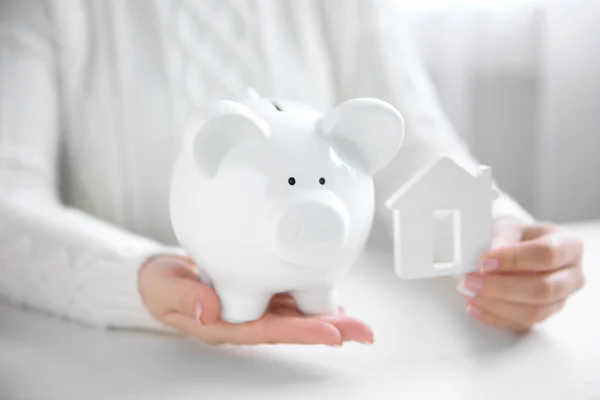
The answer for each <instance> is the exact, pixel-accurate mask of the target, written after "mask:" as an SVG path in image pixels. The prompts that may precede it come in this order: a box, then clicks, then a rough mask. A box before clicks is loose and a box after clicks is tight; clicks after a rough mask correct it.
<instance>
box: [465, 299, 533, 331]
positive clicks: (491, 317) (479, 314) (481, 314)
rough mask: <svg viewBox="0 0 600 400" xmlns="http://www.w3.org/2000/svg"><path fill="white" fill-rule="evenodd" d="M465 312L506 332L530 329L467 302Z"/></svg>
mask: <svg viewBox="0 0 600 400" xmlns="http://www.w3.org/2000/svg"><path fill="white" fill-rule="evenodd" d="M466 311H467V314H469V315H470V316H472V317H473V318H476V319H478V320H479V321H481V322H483V323H484V324H486V325H489V326H492V327H494V328H497V329H501V330H504V331H508V332H514V333H522V332H527V331H528V330H530V329H531V327H529V326H526V325H523V324H519V323H517V322H513V321H511V320H508V319H506V318H502V317H500V316H498V315H496V314H494V313H492V312H490V311H487V310H483V309H481V308H478V307H476V306H474V305H471V304H467V306H466Z"/></svg>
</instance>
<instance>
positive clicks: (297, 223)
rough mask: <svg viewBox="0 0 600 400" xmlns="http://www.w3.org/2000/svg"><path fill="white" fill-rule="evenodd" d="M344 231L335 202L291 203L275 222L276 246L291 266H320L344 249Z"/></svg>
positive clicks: (342, 220) (339, 208) (345, 229)
mask: <svg viewBox="0 0 600 400" xmlns="http://www.w3.org/2000/svg"><path fill="white" fill-rule="evenodd" d="M331 203H333V204H331ZM347 231H348V222H347V218H346V217H345V215H344V212H343V208H342V207H340V206H339V205H336V204H335V202H318V201H301V202H297V203H294V204H291V205H290V206H289V207H288V208H287V209H286V210H285V211H284V212H283V213H282V214H281V216H280V218H279V219H278V221H277V223H276V227H275V246H276V249H277V252H278V253H279V254H280V255H281V257H282V258H284V259H285V260H286V261H288V262H290V263H293V264H297V265H322V264H326V263H328V262H331V261H332V260H334V259H335V258H336V257H337V256H338V255H339V254H340V252H341V251H342V250H343V248H344V245H345V243H346V237H347V234H348V232H347Z"/></svg>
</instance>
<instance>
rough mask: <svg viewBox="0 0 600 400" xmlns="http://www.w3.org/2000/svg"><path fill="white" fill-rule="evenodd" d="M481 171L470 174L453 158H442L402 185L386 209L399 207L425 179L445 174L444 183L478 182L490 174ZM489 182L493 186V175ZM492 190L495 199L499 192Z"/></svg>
mask: <svg viewBox="0 0 600 400" xmlns="http://www.w3.org/2000/svg"><path fill="white" fill-rule="evenodd" d="M479 171H480V174H479V175H473V174H471V173H470V172H468V171H467V170H465V169H464V168H463V167H461V166H460V165H458V164H457V163H456V161H454V160H453V159H452V158H450V157H446V156H440V157H439V158H438V159H437V160H435V161H433V162H432V163H430V164H428V165H426V166H424V167H423V168H422V169H421V170H420V171H419V172H417V173H416V174H415V175H414V176H413V177H412V178H410V179H409V180H408V181H407V182H406V183H405V184H404V185H402V186H401V187H400V189H399V190H397V191H396V192H395V193H394V194H393V195H392V196H391V197H390V198H389V199H388V200H387V201H386V207H387V208H394V207H395V206H397V205H398V203H399V202H400V200H401V199H402V198H403V197H405V196H406V195H407V194H408V193H409V192H411V191H412V190H413V189H414V188H415V187H416V186H417V185H418V184H419V183H420V182H422V181H423V180H424V178H426V177H428V176H432V177H434V178H441V177H442V174H443V176H444V177H445V179H443V181H450V182H455V181H456V180H459V179H460V180H464V179H471V180H478V179H480V178H482V177H483V176H484V174H489V173H490V172H489V168H488V167H484V166H482V167H480V169H479ZM435 175H439V176H435ZM489 182H490V185H491V184H492V182H491V175H490V179H489ZM444 186H445V185H444ZM490 190H491V192H492V194H493V198H495V196H496V195H497V192H496V191H495V190H494V189H493V188H492V187H490Z"/></svg>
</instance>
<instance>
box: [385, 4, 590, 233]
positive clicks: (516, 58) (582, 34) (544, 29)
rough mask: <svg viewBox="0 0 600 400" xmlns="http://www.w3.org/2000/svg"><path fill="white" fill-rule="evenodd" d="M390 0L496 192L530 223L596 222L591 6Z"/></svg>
mask: <svg viewBox="0 0 600 400" xmlns="http://www.w3.org/2000/svg"><path fill="white" fill-rule="evenodd" d="M397 1H398V4H399V6H400V7H402V8H404V9H405V10H406V15H407V18H408V21H409V22H410V24H411V29H412V32H413V33H414V36H415V39H416V41H417V44H418V45H419V49H420V51H421V52H422V56H423V58H424V60H425V61H426V64H427V66H428V68H429V70H430V72H431V75H432V78H433V79H434V81H435V83H436V85H437V87H438V91H439V94H440V97H441V99H442V102H443V104H444V106H445V108H446V111H447V112H448V114H449V116H450V118H451V120H452V121H453V122H454V125H455V127H456V129H457V132H458V133H459V134H460V135H461V136H463V138H464V139H465V140H466V141H467V142H468V143H469V144H470V146H471V148H472V149H473V151H474V153H475V154H476V156H477V157H479V158H480V160H481V161H482V162H484V163H486V164H489V165H491V166H492V167H493V170H494V176H495V178H496V179H497V180H498V181H499V183H500V184H501V185H502V187H503V188H504V189H505V190H506V191H508V192H509V193H511V194H512V195H513V196H514V197H515V198H516V199H517V200H518V201H519V202H521V204H523V205H524V206H525V207H526V208H527V209H528V210H529V211H531V212H532V213H533V214H534V215H535V216H536V217H538V218H542V219H550V220H555V221H559V222H564V221H572V220H582V219H590V218H600V176H599V175H600V157H598V156H597V154H598V153H599V152H600V119H599V118H600V23H598V18H599V16H600V2H597V1H588V0H576V1H566V0H562V1H561V0H548V1H546V0H537V1H509V0H505V1H491V0H488V1H473V0H471V1H464V0H463V1H451V0H437V1H434V0H430V1H419V2H413V1H409V0H397ZM594 110H597V111H596V112H595V111H594Z"/></svg>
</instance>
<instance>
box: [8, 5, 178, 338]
mask: <svg viewBox="0 0 600 400" xmlns="http://www.w3.org/2000/svg"><path fill="white" fill-rule="evenodd" d="M49 3H50V2H48V1H46V0H27V1H22V0H5V1H2V2H1V3H0V88H1V89H0V296H2V297H5V298H8V299H9V300H11V301H13V302H16V303H18V304H22V305H25V306H28V307H32V308H36V309H39V310H43V311H45V312H49V313H52V314H54V315H56V316H59V317H62V318H66V319H69V320H72V321H77V322H80V323H83V324H87V325H92V326H99V327H135V328H142V329H143V328H149V329H159V330H163V329H164V330H168V329H167V328H164V327H163V326H162V325H161V324H159V323H158V322H157V321H155V320H154V319H153V318H152V316H151V315H150V314H149V312H147V311H146V309H145V307H144V306H143V304H142V301H141V298H140V296H139V294H138V290H137V271H138V268H139V266H140V265H141V264H142V263H143V261H144V260H145V259H146V258H147V257H149V256H151V255H154V254H158V253H170V252H179V250H178V249H170V248H167V247H163V246H162V245H161V244H159V243H156V242H154V241H152V240H149V239H147V238H143V237H140V236H137V235H134V234H132V233H130V232H128V231H125V230H122V229H120V228H118V227H116V226H113V225H110V224H108V223H105V222H102V221H100V220H98V219H95V218H93V217H92V216H90V215H87V214H85V213H83V212H81V211H79V210H75V209H70V208H68V207H65V206H64V205H63V204H61V202H60V199H59V195H58V190H57V188H58V183H59V182H58V181H59V179H58V173H57V151H58V148H59V125H60V121H59V115H60V110H59V100H58V91H57V74H58V71H57V60H56V51H55V50H54V45H55V41H54V37H53V28H52V23H51V14H50V10H49V9H48V4H49Z"/></svg>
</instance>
